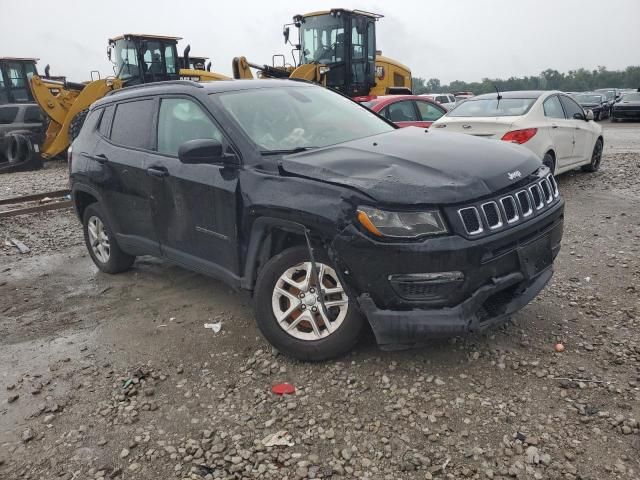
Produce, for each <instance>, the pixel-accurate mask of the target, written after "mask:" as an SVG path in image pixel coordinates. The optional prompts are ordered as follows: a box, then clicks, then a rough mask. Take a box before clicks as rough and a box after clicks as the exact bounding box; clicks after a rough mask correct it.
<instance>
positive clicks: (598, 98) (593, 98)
mask: <svg viewBox="0 0 640 480" xmlns="http://www.w3.org/2000/svg"><path fill="white" fill-rule="evenodd" d="M574 98H575V99H576V100H577V101H578V103H580V104H582V103H600V102H602V95H575V96H574Z"/></svg>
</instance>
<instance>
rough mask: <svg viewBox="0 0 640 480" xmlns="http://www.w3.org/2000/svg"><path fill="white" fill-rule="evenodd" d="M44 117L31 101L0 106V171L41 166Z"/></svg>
mask: <svg viewBox="0 0 640 480" xmlns="http://www.w3.org/2000/svg"><path fill="white" fill-rule="evenodd" d="M44 130H45V128H44V120H43V117H42V112H41V111H40V107H38V106H37V105H35V104H33V103H24V104H22V103H12V104H8V105H0V173H6V172H12V171H16V170H27V169H28V170H33V169H37V168H41V167H42V157H41V156H40V145H42V142H43V141H44Z"/></svg>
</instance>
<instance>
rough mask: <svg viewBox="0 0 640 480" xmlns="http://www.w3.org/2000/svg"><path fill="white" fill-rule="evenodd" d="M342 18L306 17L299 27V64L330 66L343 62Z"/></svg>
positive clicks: (343, 21) (329, 16) (328, 16)
mask: <svg viewBox="0 0 640 480" xmlns="http://www.w3.org/2000/svg"><path fill="white" fill-rule="evenodd" d="M344 23H345V20H344V17H332V16H331V15H316V16H313V17H306V18H305V19H304V23H303V24H302V25H301V26H300V41H301V51H300V52H301V53H300V63H314V62H316V63H323V64H325V65H326V64H330V63H336V62H342V61H344V60H345V48H344V42H345V38H344Z"/></svg>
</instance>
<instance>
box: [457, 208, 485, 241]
mask: <svg viewBox="0 0 640 480" xmlns="http://www.w3.org/2000/svg"><path fill="white" fill-rule="evenodd" d="M458 214H459V215H460V219H461V220H462V223H463V224H464V228H465V229H466V230H467V233H468V234H469V235H477V234H479V233H482V231H483V228H482V222H481V221H480V215H479V214H478V210H477V209H476V207H468V208H461V209H460V210H458Z"/></svg>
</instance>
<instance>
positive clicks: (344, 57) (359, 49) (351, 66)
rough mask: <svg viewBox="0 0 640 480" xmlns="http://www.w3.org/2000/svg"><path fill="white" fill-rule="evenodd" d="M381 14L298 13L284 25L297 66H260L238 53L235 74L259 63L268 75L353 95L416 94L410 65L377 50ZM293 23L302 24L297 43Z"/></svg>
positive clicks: (245, 73)
mask: <svg viewBox="0 0 640 480" xmlns="http://www.w3.org/2000/svg"><path fill="white" fill-rule="evenodd" d="M380 18H383V16H382V15H379V14H376V13H370V12H365V11H362V10H347V9H342V8H336V9H332V10H326V11H321V12H313V13H308V14H305V15H296V16H295V17H293V23H291V24H287V25H285V26H284V29H283V35H284V39H285V44H290V45H292V46H293V48H294V50H293V51H294V52H297V57H298V58H297V59H296V54H295V53H294V65H286V64H285V63H284V62H283V65H282V66H275V65H274V66H268V65H257V64H253V63H250V62H248V61H247V59H246V58H245V57H238V58H235V59H234V60H233V74H234V77H235V78H253V74H252V72H251V68H254V69H256V70H258V71H259V72H260V76H261V77H263V78H264V77H271V78H274V77H275V78H303V79H305V80H310V81H314V82H317V83H322V84H323V85H326V86H327V87H329V88H333V89H335V90H338V91H340V92H342V93H344V94H345V95H348V96H350V97H366V96H373V95H385V94H387V93H411V70H410V69H409V68H408V67H406V66H404V65H402V64H401V63H399V62H397V61H395V60H393V59H391V58H388V57H384V56H382V52H381V51H379V50H376V22H377V21H378V20H379V19H380ZM291 26H295V27H296V28H298V43H297V44H292V43H291V42H290V41H289V34H290V27H291ZM280 57H282V58H284V57H283V56H282V55H280ZM275 58H276V56H274V60H275ZM274 63H275V62H274Z"/></svg>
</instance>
